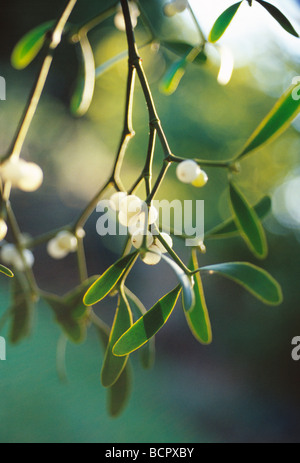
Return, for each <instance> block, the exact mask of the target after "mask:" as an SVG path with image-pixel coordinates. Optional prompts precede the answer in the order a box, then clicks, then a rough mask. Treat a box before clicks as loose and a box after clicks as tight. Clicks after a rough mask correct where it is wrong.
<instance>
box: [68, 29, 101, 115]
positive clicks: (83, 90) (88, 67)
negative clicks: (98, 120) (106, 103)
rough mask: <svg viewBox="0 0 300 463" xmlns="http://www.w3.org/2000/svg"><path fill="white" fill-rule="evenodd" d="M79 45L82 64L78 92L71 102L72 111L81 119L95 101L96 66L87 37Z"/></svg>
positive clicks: (82, 38) (76, 91)
mask: <svg viewBox="0 0 300 463" xmlns="http://www.w3.org/2000/svg"><path fill="white" fill-rule="evenodd" d="M79 45H80V50H81V53H80V56H81V58H80V59H81V64H80V70H79V76H78V79H77V85H76V90H75V92H74V94H73V98H72V101H71V111H72V114H74V115H75V116H78V117H81V116H84V114H86V113H87V111H88V110H89V107H90V105H91V103H92V100H93V96H94V90H95V79H96V66H95V59H94V53H93V50H92V47H91V45H90V42H89V39H88V38H87V36H86V35H84V36H82V37H81V38H80V41H79Z"/></svg>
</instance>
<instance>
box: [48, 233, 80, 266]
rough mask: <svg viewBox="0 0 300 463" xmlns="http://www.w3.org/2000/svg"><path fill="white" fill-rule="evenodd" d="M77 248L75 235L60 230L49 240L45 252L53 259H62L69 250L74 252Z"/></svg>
mask: <svg viewBox="0 0 300 463" xmlns="http://www.w3.org/2000/svg"><path fill="white" fill-rule="evenodd" d="M77 248H78V241H77V238H76V236H74V235H73V233H71V232H69V231H62V232H60V233H58V234H57V236H56V237H55V238H53V239H52V240H50V241H49V243H48V245H47V252H48V254H49V256H50V257H52V258H53V259H57V260H59V259H64V258H65V257H66V256H67V255H68V254H69V253H70V252H75V251H76V250H77Z"/></svg>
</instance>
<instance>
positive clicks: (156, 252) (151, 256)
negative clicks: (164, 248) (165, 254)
mask: <svg viewBox="0 0 300 463" xmlns="http://www.w3.org/2000/svg"><path fill="white" fill-rule="evenodd" d="M142 260H143V262H144V264H146V265H157V264H159V263H160V261H161V251H160V249H159V248H158V247H157V246H156V245H155V244H152V246H150V247H149V252H147V253H146V254H145V256H144V257H142Z"/></svg>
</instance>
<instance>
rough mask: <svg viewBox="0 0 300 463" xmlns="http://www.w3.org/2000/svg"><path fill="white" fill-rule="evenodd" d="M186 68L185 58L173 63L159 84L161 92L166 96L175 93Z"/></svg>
mask: <svg viewBox="0 0 300 463" xmlns="http://www.w3.org/2000/svg"><path fill="white" fill-rule="evenodd" d="M186 67H187V61H186V60H185V58H184V59H181V60H179V61H176V62H175V63H173V64H172V66H171V67H170V68H169V69H168V71H167V72H166V74H165V75H164V77H163V78H162V80H161V82H160V84H159V89H160V91H161V92H162V93H164V94H166V95H172V94H173V93H175V92H176V90H177V88H178V86H179V84H180V82H181V79H182V78H183V76H184V74H185V71H186Z"/></svg>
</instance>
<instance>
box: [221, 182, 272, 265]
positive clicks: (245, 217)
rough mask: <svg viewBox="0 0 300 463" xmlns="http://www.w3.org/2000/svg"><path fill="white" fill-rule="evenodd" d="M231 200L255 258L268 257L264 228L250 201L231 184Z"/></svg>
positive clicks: (239, 225) (241, 229)
mask: <svg viewBox="0 0 300 463" xmlns="http://www.w3.org/2000/svg"><path fill="white" fill-rule="evenodd" d="M230 199H231V206H232V209H233V212H234V214H235V218H234V220H235V222H236V225H237V227H238V228H239V229H240V231H241V234H242V236H243V238H244V240H245V242H246V244H247V246H248V247H249V249H250V250H251V251H252V252H253V254H254V255H255V256H257V257H258V258H260V259H263V258H265V257H266V256H267V253H268V245H267V239H266V235H265V231H264V229H263V226H262V224H261V222H260V220H259V218H258V216H257V214H256V212H255V211H254V209H253V208H252V207H251V206H250V204H249V203H248V201H247V200H246V198H245V196H244V195H243V194H242V192H241V191H240V190H239V189H238V187H237V186H236V185H234V184H233V183H230Z"/></svg>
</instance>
